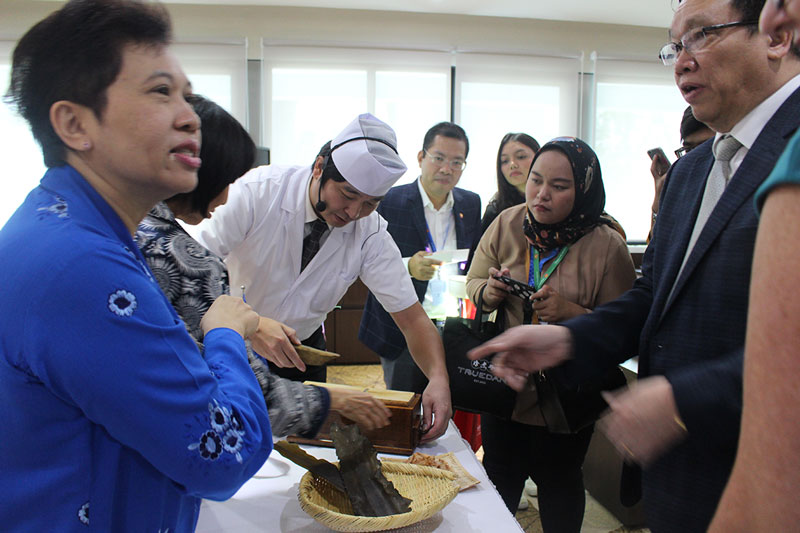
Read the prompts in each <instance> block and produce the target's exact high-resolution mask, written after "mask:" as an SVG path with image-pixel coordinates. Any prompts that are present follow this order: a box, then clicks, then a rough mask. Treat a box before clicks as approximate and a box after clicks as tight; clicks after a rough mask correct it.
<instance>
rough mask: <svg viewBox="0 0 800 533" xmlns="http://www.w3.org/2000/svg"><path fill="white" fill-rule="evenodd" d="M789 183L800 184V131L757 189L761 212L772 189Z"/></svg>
mask: <svg viewBox="0 0 800 533" xmlns="http://www.w3.org/2000/svg"><path fill="white" fill-rule="evenodd" d="M787 183H796V184H800V131H798V132H797V133H795V135H794V137H792V138H791V139H790V140H789V144H787V145H786V150H784V152H783V154H782V155H781V157H780V158H779V159H778V162H777V163H775V168H774V169H772V172H771V173H770V175H769V177H768V178H767V179H766V180H765V181H764V183H762V184H761V187H759V188H758V191H756V196H755V202H756V209H757V210H758V212H759V213H761V208H762V207H763V206H764V201H765V200H766V199H767V195H769V193H770V191H772V189H774V188H775V187H777V186H778V185H784V184H787Z"/></svg>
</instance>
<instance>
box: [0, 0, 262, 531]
mask: <svg viewBox="0 0 800 533" xmlns="http://www.w3.org/2000/svg"><path fill="white" fill-rule="evenodd" d="M170 39H171V27H170V21H169V16H168V14H167V12H166V10H165V9H164V8H163V7H162V6H160V5H159V4H155V3H152V2H139V1H134V0H71V1H69V2H67V3H66V4H64V5H63V6H62V7H61V8H60V9H59V10H58V11H56V12H54V13H53V14H51V15H50V16H48V17H47V18H45V19H44V20H42V21H40V22H39V23H37V24H36V25H35V26H33V28H31V29H30V30H29V31H28V32H27V33H26V34H25V35H24V36H23V37H22V39H21V40H20V41H19V43H18V44H17V46H16V48H15V50H14V55H13V65H12V72H11V84H10V88H9V91H8V94H7V98H8V99H9V100H10V101H11V102H13V103H14V104H16V107H17V109H18V110H19V112H20V113H21V115H22V116H23V117H24V118H25V119H26V120H27V121H28V122H29V124H30V126H31V129H32V131H33V134H34V136H35V137H36V140H37V141H38V142H39V143H40V145H41V146H42V153H43V155H44V161H45V164H46V165H47V167H48V170H47V172H46V173H45V175H44V177H43V178H42V181H41V183H40V185H39V186H38V187H36V188H35V189H34V190H33V191H32V192H31V193H30V194H29V195H28V197H27V198H26V199H25V201H24V202H23V204H22V205H21V206H20V207H19V209H18V210H17V211H16V212H15V213H14V215H13V216H12V217H11V218H10V219H9V221H8V223H7V224H6V225H5V226H4V227H3V229H2V230H0V275H2V277H3V280H4V283H3V297H2V298H0V317H2V319H1V320H0V404H2V405H3V408H4V413H5V415H4V417H3V437H2V438H0V490H2V493H3V505H2V506H0V524H2V525H0V529H2V530H3V531H13V532H17V531H19V532H23V531H54V530H57V531H65V532H72V531H75V532H78V531H88V530H91V531H194V529H195V526H196V523H197V517H198V514H199V511H200V502H201V499H202V498H208V499H213V500H224V499H226V498H229V497H230V496H231V495H232V494H233V493H234V492H236V491H237V490H238V489H239V487H240V486H241V485H242V484H244V483H245V482H246V481H247V480H248V479H250V477H252V475H253V474H254V473H255V472H256V471H257V470H258V469H259V468H260V467H261V465H262V464H263V463H264V461H265V460H266V458H267V457H268V455H269V453H270V451H271V449H272V433H271V431H270V422H269V418H268V414H267V408H266V405H265V403H264V398H263V396H262V393H261V389H260V387H259V385H258V382H257V380H256V379H255V378H254V377H253V373H252V371H251V370H250V366H249V365H248V362H247V352H246V350H245V343H244V337H247V336H248V335H250V334H251V333H252V332H253V331H255V329H256V327H257V325H258V315H257V314H256V313H255V312H253V311H252V309H250V307H249V306H248V305H247V304H245V303H244V302H242V301H241V299H240V298H233V297H230V296H222V297H220V298H219V299H217V301H215V302H214V304H213V305H212V306H211V308H210V309H209V310H208V311H207V312H206V314H205V317H204V318H203V321H202V323H201V327H202V330H203V333H204V339H203V340H204V343H205V352H204V354H202V355H201V354H200V352H199V351H198V349H197V346H196V344H195V343H194V341H193V340H192V338H191V336H189V334H188V333H187V332H186V328H185V327H184V325H183V323H182V322H181V320H180V318H179V317H178V315H177V314H176V313H175V310H174V309H173V308H172V306H171V305H170V304H169V301H167V299H166V298H165V297H164V294H163V293H162V292H161V289H160V288H159V286H158V283H157V282H156V280H155V279H154V277H153V275H152V273H151V271H150V270H149V268H148V267H147V263H146V261H145V259H144V257H143V256H142V254H141V253H140V252H139V249H138V247H137V246H136V243H135V242H134V240H133V237H132V235H133V233H134V232H135V231H136V227H137V225H138V223H139V221H140V220H141V219H142V218H143V217H144V216H145V215H146V214H147V212H148V211H149V210H150V209H151V208H152V207H153V205H155V204H156V203H157V202H158V201H160V200H163V199H164V198H169V197H171V196H173V195H175V194H177V193H181V192H187V191H190V190H192V189H193V188H194V187H195V185H196V184H197V168H198V167H199V166H200V159H199V158H198V157H197V156H198V153H199V149H200V131H199V129H200V121H199V120H198V117H197V115H196V114H195V113H194V111H193V110H192V107H191V105H190V104H189V103H188V102H187V98H188V96H189V95H190V94H191V85H190V84H189V81H188V80H187V79H186V76H185V74H184V72H183V70H182V69H181V67H180V65H179V64H178V62H177V60H176V59H175V57H174V56H173V55H172V53H171V52H170V49H169V43H170Z"/></svg>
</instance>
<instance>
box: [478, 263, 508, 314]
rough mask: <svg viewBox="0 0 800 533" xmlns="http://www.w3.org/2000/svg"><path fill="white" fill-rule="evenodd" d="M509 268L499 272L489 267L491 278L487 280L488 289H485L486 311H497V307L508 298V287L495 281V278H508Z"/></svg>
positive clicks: (484, 303)
mask: <svg viewBox="0 0 800 533" xmlns="http://www.w3.org/2000/svg"><path fill="white" fill-rule="evenodd" d="M509 274H510V272H509V270H508V268H501V269H500V270H497V269H496V268H494V267H489V278H488V279H487V280H486V288H485V289H483V307H484V310H489V309H497V306H498V305H500V303H501V302H502V301H503V300H505V299H506V298H507V297H508V294H509V293H508V285H506V284H505V283H503V282H502V281H500V280H499V279H495V276H508V275H509Z"/></svg>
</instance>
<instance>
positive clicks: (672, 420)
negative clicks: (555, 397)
mask: <svg viewBox="0 0 800 533" xmlns="http://www.w3.org/2000/svg"><path fill="white" fill-rule="evenodd" d="M603 398H605V400H606V402H608V406H609V410H608V413H607V414H606V415H605V416H604V417H603V418H601V419H600V422H598V428H599V429H600V430H601V431H603V433H605V434H606V436H607V437H608V440H609V441H610V442H611V443H612V444H613V445H614V447H615V448H616V449H617V451H618V452H619V453H620V455H622V457H623V459H625V460H626V461H628V462H634V463H638V464H640V465H641V466H643V467H646V466H648V465H649V464H651V463H652V462H653V461H655V460H656V459H658V458H659V457H661V456H662V455H663V454H664V453H665V452H667V451H668V450H670V449H671V448H672V447H673V446H675V445H676V444H678V443H679V442H681V441H682V440H683V439H685V438H686V436H687V432H686V428H685V426H684V425H683V422H682V421H681V419H680V415H679V414H678V407H677V405H676V404H675V396H674V394H673V392H672V385H671V384H670V382H669V381H667V378H665V377H664V376H653V377H649V378H643V379H640V380H638V381H637V382H636V383H634V384H632V385H630V387H629V388H623V389H620V390H619V391H616V392H604V393H603Z"/></svg>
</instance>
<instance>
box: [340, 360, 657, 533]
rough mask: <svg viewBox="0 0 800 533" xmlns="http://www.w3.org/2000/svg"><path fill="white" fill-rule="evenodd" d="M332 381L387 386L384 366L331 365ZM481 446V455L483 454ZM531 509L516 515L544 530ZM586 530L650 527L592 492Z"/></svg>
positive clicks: (535, 532)
mask: <svg viewBox="0 0 800 533" xmlns="http://www.w3.org/2000/svg"><path fill="white" fill-rule="evenodd" d="M328 381H329V382H331V383H342V384H346V385H357V386H359V387H364V388H371V389H379V390H380V389H385V388H386V387H385V385H384V383H383V371H382V370H381V365H379V364H375V365H336V366H329V367H328ZM482 452H483V450H482V449H479V450H478V452H477V454H476V455H478V457H481V456H482V455H483V453H482ZM528 501H529V502H530V505H529V507H528V509H527V510H524V511H517V514H516V518H517V521H518V522H519V523H520V526H522V528H523V529H524V530H525V532H526V533H541V532H542V525H541V521H540V520H539V511H538V509H537V501H536V498H535V497H528ZM581 532H582V533H648V532H649V530H648V529H642V528H634V529H631V528H627V527H625V526H623V525H622V524H621V523H620V521H619V520H617V519H616V518H615V517H614V515H612V514H611V513H609V512H608V511H607V510H606V509H604V508H603V507H602V506H601V505H600V504H599V503H597V501H595V500H594V498H592V497H591V496H590V495H589V494H587V495H586V512H585V515H584V518H583V526H582V527H581Z"/></svg>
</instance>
